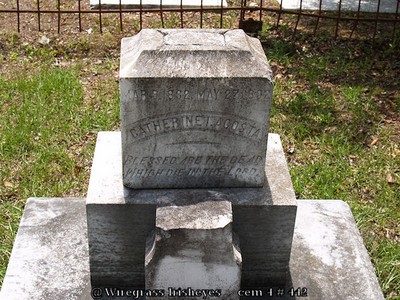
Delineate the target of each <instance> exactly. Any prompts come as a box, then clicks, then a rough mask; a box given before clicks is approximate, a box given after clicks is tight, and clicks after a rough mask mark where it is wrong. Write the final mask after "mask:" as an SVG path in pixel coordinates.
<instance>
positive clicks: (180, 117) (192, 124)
mask: <svg viewBox="0 0 400 300" xmlns="http://www.w3.org/2000/svg"><path fill="white" fill-rule="evenodd" d="M183 130H209V131H214V132H224V133H230V134H233V135H239V136H242V137H245V138H248V139H252V140H255V141H261V140H262V139H263V130H262V125H261V124H258V123H256V122H254V121H249V120H246V119H244V118H241V117H239V116H227V115H221V114H216V113H211V112H207V113H200V112H199V113H197V112H188V113H181V114H176V115H172V116H165V117H157V118H152V119H142V120H140V121H138V122H136V123H134V124H133V126H132V127H131V129H130V130H129V131H130V133H131V136H132V138H133V140H135V141H136V140H140V139H145V138H148V137H151V136H154V135H159V134H165V133H169V132H173V131H183Z"/></svg>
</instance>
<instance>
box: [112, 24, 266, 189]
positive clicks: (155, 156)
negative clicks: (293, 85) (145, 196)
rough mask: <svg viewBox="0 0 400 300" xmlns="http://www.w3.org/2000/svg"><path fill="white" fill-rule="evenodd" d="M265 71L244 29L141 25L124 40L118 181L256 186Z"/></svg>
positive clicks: (261, 157)
mask: <svg viewBox="0 0 400 300" xmlns="http://www.w3.org/2000/svg"><path fill="white" fill-rule="evenodd" d="M271 77H272V73H271V69H270V67H269V64H268V62H267V59H266V57H265V54H264V52H263V49H262V47H261V44H260V42H259V40H257V39H255V38H251V37H248V36H247V35H246V34H245V33H244V32H243V31H242V30H215V29H209V30H197V29H185V30H177V29H170V30H164V29H163V30H155V29H144V30H142V31H141V32H140V33H139V34H137V35H136V36H134V37H131V38H125V39H123V40H122V46H121V69H120V89H121V123H122V126H121V133H122V157H123V183H124V185H125V186H127V187H131V188H135V189H145V188H195V187H201V188H206V187H208V188H209V187H261V186H262V185H263V184H264V182H265V173H264V166H265V153H266V149H267V133H268V126H269V108H270V105H271V95H272V79H271Z"/></svg>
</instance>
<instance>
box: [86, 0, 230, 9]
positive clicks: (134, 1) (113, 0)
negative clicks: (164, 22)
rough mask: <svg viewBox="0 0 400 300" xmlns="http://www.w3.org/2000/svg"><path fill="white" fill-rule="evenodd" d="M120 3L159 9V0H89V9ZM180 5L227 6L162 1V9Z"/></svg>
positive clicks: (210, 1) (213, 0) (211, 0)
mask: <svg viewBox="0 0 400 300" xmlns="http://www.w3.org/2000/svg"><path fill="white" fill-rule="evenodd" d="M181 2H182V3H181ZM120 3H121V6H122V8H139V7H140V4H142V6H143V8H149V7H160V0H90V7H91V8H98V7H99V6H100V5H101V8H103V9H107V8H119V4H120ZM181 4H182V7H183V8H200V7H201V5H203V8H210V7H215V8H218V7H221V5H222V6H223V7H226V6H227V5H228V4H227V2H226V0H222V1H221V0H203V1H202V0H162V6H163V8H169V7H181Z"/></svg>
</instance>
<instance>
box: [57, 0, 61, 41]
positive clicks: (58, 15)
mask: <svg viewBox="0 0 400 300" xmlns="http://www.w3.org/2000/svg"><path fill="white" fill-rule="evenodd" d="M60 32H61V3H60V0H57V33H58V34H60Z"/></svg>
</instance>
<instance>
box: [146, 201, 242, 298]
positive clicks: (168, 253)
mask: <svg viewBox="0 0 400 300" xmlns="http://www.w3.org/2000/svg"><path fill="white" fill-rule="evenodd" d="M147 245H148V247H147V251H146V267H145V270H146V289H150V290H163V291H164V296H163V297H161V298H162V299H177V298H185V299H206V298H213V297H216V298H218V299H239V296H238V295H237V291H238V290H239V289H240V277H241V273H240V266H241V262H242V259H241V255H240V249H239V245H238V241H236V242H234V238H233V232H232V206H231V203H230V202H229V201H206V202H199V203H197V204H191V205H184V206H175V205H173V206H163V207H158V208H157V215H156V229H155V232H154V234H152V235H151V236H150V237H149V239H148V243H147ZM190 296H194V297H190Z"/></svg>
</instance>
